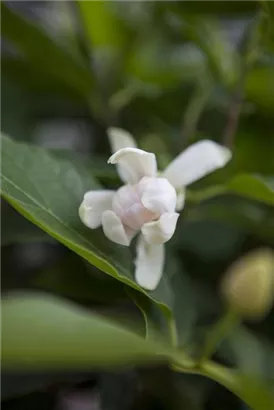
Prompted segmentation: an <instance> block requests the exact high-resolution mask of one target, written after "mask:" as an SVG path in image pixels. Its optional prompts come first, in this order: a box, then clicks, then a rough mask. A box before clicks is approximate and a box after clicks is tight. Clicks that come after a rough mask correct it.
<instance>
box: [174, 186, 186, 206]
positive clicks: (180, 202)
mask: <svg viewBox="0 0 274 410" xmlns="http://www.w3.org/2000/svg"><path fill="white" fill-rule="evenodd" d="M185 198H186V192H185V189H184V188H183V187H182V188H179V189H178V190H177V200H176V211H181V210H182V209H183V207H184V205H185Z"/></svg>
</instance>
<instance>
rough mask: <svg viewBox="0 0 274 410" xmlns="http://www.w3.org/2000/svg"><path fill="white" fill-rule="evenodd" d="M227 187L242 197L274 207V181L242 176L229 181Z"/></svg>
mask: <svg viewBox="0 0 274 410" xmlns="http://www.w3.org/2000/svg"><path fill="white" fill-rule="evenodd" d="M227 187H228V190H229V191H231V192H235V193H237V194H239V195H241V196H245V197H248V198H250V199H254V200H256V201H262V202H265V203H266V204H269V205H274V179H273V180H271V179H270V178H266V177H262V176H257V175H250V174H242V175H237V176H236V177H234V178H233V179H232V180H231V181H229V182H228V184H227Z"/></svg>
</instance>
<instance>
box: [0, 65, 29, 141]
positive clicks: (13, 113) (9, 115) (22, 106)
mask: <svg viewBox="0 0 274 410" xmlns="http://www.w3.org/2000/svg"><path fill="white" fill-rule="evenodd" d="M1 68H2V78H1V100H2V101H3V104H1V130H2V132H5V133H7V134H9V135H12V136H13V138H15V139H23V140H28V139H29V136H30V135H31V132H32V130H33V126H34V118H33V112H32V106H31V98H30V96H29V95H28V94H27V93H26V92H24V89H23V88H22V87H18V86H16V84H14V83H13V82H12V81H10V79H9V78H7V76H6V75H4V73H3V58H2V59H1Z"/></svg>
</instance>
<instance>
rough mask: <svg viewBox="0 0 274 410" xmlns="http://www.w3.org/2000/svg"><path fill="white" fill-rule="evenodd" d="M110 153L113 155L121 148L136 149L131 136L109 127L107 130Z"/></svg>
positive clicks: (126, 132) (123, 131)
mask: <svg viewBox="0 0 274 410" xmlns="http://www.w3.org/2000/svg"><path fill="white" fill-rule="evenodd" d="M107 134H108V138H109V142H110V147H111V152H112V153H113V154H114V153H115V152H117V151H119V149H122V148H129V147H130V148H136V147H137V144H136V142H135V140H134V138H133V136H132V135H131V134H130V133H129V132H128V131H125V130H123V129H122V128H115V127H110V128H108V130H107Z"/></svg>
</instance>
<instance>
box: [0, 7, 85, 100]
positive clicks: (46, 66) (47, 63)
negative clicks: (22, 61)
mask: <svg viewBox="0 0 274 410" xmlns="http://www.w3.org/2000/svg"><path fill="white" fill-rule="evenodd" d="M1 11H2V27H1V31H2V35H3V37H4V38H6V39H8V40H9V41H11V42H12V43H13V44H14V45H16V46H17V48H18V49H19V50H20V51H21V52H22V53H23V55H24V56H25V57H26V58H27V60H28V61H29V62H31V63H32V65H33V66H35V67H38V69H39V70H40V71H42V72H43V73H45V74H46V75H47V74H49V75H51V76H53V77H55V78H56V79H59V80H60V81H61V82H65V83H66V85H67V87H68V88H72V89H74V90H75V92H77V93H80V94H81V95H89V94H90V92H91V89H92V87H93V79H92V75H91V72H90V71H89V69H88V68H86V67H85V66H84V65H83V64H82V62H81V61H77V60H76V58H75V57H74V56H70V55H69V54H67V52H65V51H64V50H62V49H61V48H60V47H59V46H58V45H57V44H55V43H54V41H53V40H52V39H50V38H49V37H48V36H47V35H46V34H45V33H44V32H43V31H42V30H40V28H39V27H37V26H35V25H34V24H33V23H31V22H30V21H27V20H26V19H24V18H22V17H20V15H19V14H17V13H16V12H14V11H12V10H11V9H10V8H9V7H8V6H6V5H5V4H4V3H3V2H2V3H1Z"/></svg>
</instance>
